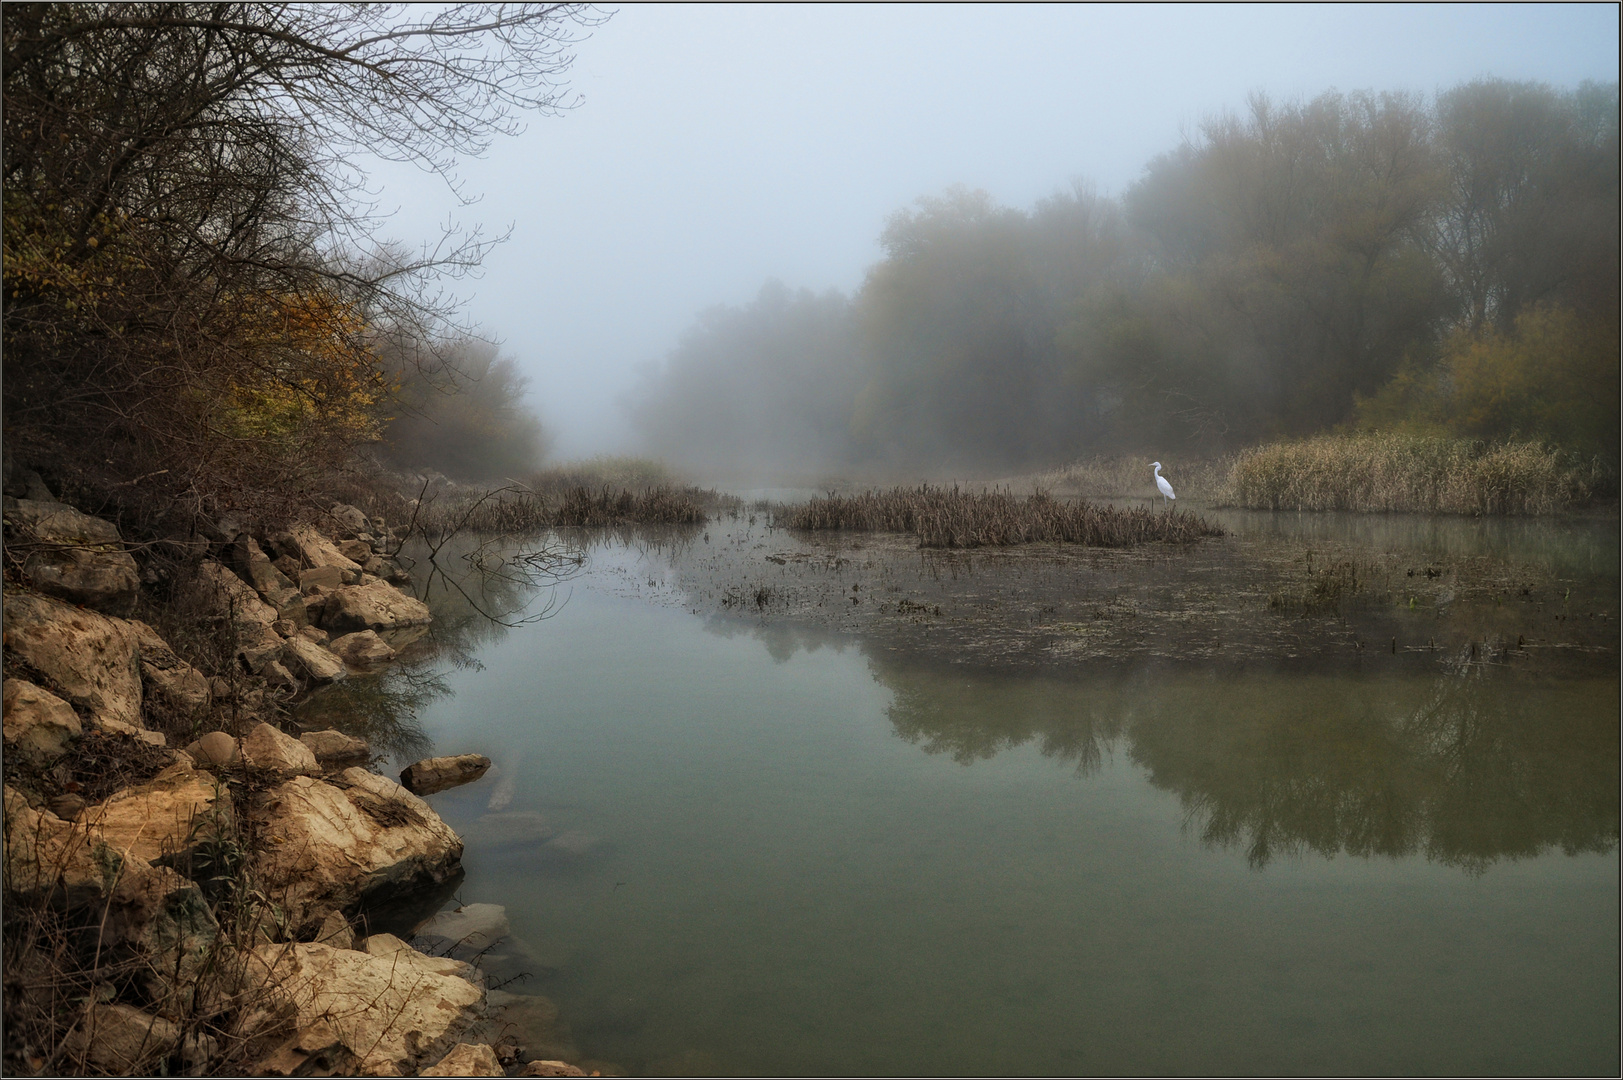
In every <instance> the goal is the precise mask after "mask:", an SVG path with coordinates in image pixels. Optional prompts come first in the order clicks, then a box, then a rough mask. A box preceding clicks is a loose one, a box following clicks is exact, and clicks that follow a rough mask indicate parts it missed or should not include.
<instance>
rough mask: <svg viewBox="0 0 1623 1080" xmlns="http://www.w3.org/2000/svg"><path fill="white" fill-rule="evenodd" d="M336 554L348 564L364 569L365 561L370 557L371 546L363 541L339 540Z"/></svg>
mask: <svg viewBox="0 0 1623 1080" xmlns="http://www.w3.org/2000/svg"><path fill="white" fill-rule="evenodd" d="M337 546H338V553H339V554H340V555H342V556H344V558H346V559H348V560H349V561H350V562H352V563H354V564H355V565H356V566H359V567H360V568H361V569H362V570H365V569H366V561H367V560H368V559H370V558H371V557H372V545H371V544H368V543H367V542H366V541H365V540H341V541H339V542H338V545H337Z"/></svg>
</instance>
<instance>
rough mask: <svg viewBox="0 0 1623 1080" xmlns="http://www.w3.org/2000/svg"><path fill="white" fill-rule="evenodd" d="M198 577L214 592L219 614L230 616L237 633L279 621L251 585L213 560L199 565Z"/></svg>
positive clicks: (269, 606) (205, 560) (206, 560)
mask: <svg viewBox="0 0 1623 1080" xmlns="http://www.w3.org/2000/svg"><path fill="white" fill-rule="evenodd" d="M197 577H198V580H199V581H201V582H202V583H203V584H204V585H205V586H207V587H208V588H210V589H212V590H213V592H214V596H215V604H216V607H217V609H218V610H219V611H220V613H221V614H229V615H230V616H231V619H232V621H233V622H235V623H236V624H237V626H238V628H239V629H240V628H241V627H243V626H248V625H253V626H264V627H269V626H270V625H271V624H272V623H274V622H275V621H276V620H277V619H278V618H280V616H279V615H278V614H277V612H276V609H275V608H274V607H272V606H271V605H269V604H267V603H265V601H264V599H263V598H261V597H260V595H259V593H257V592H255V591H254V589H253V587H252V586H251V585H249V584H248V583H247V582H246V581H243V580H242V579H241V578H240V577H238V576H237V575H236V574H233V573H232V572H231V571H230V570H227V569H226V568H225V567H224V566H222V565H220V564H219V563H218V562H215V561H214V560H213V559H204V560H203V561H202V562H201V563H200V564H198V567H197Z"/></svg>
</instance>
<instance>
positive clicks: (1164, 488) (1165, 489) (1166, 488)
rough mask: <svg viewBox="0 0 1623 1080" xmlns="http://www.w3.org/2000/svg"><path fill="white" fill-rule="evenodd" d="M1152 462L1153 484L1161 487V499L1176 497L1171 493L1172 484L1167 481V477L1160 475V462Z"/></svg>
mask: <svg viewBox="0 0 1623 1080" xmlns="http://www.w3.org/2000/svg"><path fill="white" fill-rule="evenodd" d="M1152 464H1154V466H1155V486H1156V487H1158V488H1160V489H1161V497H1162V498H1163V499H1176V498H1177V496H1176V495H1174V494H1172V485H1171V484H1169V483H1167V478H1166V477H1164V476H1162V475H1161V463H1160V462H1159V461H1157V462H1153V463H1152Z"/></svg>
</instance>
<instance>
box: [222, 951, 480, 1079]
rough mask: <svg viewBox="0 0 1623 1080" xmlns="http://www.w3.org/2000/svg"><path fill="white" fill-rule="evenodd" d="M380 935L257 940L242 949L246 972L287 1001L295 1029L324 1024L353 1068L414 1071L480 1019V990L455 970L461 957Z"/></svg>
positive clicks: (372, 1072) (396, 1072)
mask: <svg viewBox="0 0 1623 1080" xmlns="http://www.w3.org/2000/svg"><path fill="white" fill-rule="evenodd" d="M387 938H389V936H388V935H387V934H377V935H373V936H372V937H371V938H368V939H367V942H366V949H367V951H365V952H360V951H357V950H353V949H335V948H332V947H331V946H328V945H322V944H318V943H317V944H307V945H303V944H289V945H261V946H259V947H257V948H255V949H254V950H253V952H252V953H251V954H250V955H249V974H250V978H256V979H257V981H258V982H260V983H262V984H264V983H274V984H275V985H276V986H277V987H278V990H279V992H280V993H282V994H284V995H286V996H287V997H288V999H289V1000H291V1002H292V1003H293V1005H294V1007H295V1009H296V1010H297V1013H298V1024H299V1026H300V1028H301V1029H309V1028H313V1027H314V1026H315V1025H316V1024H317V1023H318V1022H325V1023H326V1024H328V1025H330V1027H331V1029H332V1031H333V1032H334V1033H336V1035H337V1041H338V1042H339V1043H341V1044H342V1045H343V1046H344V1047H345V1048H347V1049H348V1050H349V1051H350V1052H351V1053H353V1054H354V1055H355V1056H356V1057H357V1058H359V1063H358V1065H357V1067H356V1069H355V1071H356V1072H358V1073H361V1074H366V1075H374V1076H376V1075H400V1074H404V1073H406V1072H415V1071H416V1070H417V1069H418V1068H420V1067H421V1066H422V1064H423V1063H424V1062H428V1061H435V1060H438V1059H440V1058H443V1057H444V1056H445V1054H446V1053H447V1052H448V1051H449V1050H450V1048H451V1047H452V1046H454V1045H456V1043H457V1042H459V1041H460V1038H461V1036H462V1035H463V1034H465V1033H466V1032H468V1031H470V1030H471V1029H473V1028H474V1026H475V1025H477V1024H478V1023H479V1022H480V1020H481V1019H482V1018H483V1009H482V1007H481V1005H482V1002H481V999H482V997H483V994H484V992H483V990H481V989H480V988H479V987H477V986H474V985H473V984H472V983H470V982H468V981H467V980H466V979H465V978H463V977H462V972H463V971H464V970H466V968H467V965H465V964H459V963H457V962H456V961H451V960H442V959H437V958H435V957H430V956H424V955H423V954H422V953H419V952H415V951H414V950H412V949H410V948H409V947H407V946H406V945H405V944H404V943H403V942H401V941H399V939H389V940H382V939H387ZM311 1041H320V1040H319V1039H313V1040H311ZM267 1071H268V1070H267Z"/></svg>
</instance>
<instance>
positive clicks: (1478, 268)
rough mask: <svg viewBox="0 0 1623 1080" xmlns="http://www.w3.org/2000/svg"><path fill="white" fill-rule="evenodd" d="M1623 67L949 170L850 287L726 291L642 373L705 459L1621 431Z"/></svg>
mask: <svg viewBox="0 0 1623 1080" xmlns="http://www.w3.org/2000/svg"><path fill="white" fill-rule="evenodd" d="M1618 195H1619V191H1618V87H1617V84H1616V83H1611V84H1606V85H1599V84H1595V83H1585V84H1584V85H1582V86H1581V87H1579V88H1578V89H1577V90H1576V91H1562V90H1557V89H1552V88H1550V87H1548V86H1544V85H1541V84H1533V83H1516V82H1505V81H1499V80H1485V81H1479V82H1474V83H1470V84H1467V85H1464V86H1460V87H1457V88H1455V89H1453V90H1450V91H1447V92H1446V93H1442V94H1440V95H1438V96H1436V97H1435V98H1434V99H1426V98H1423V97H1421V96H1417V95H1411V94H1399V93H1381V94H1376V93H1357V94H1340V93H1327V94H1324V95H1321V96H1319V97H1317V98H1315V99H1313V100H1312V101H1309V102H1306V103H1302V104H1288V105H1281V104H1278V103H1275V102H1271V101H1269V100H1268V99H1266V98H1264V97H1261V96H1256V97H1253V98H1252V100H1251V101H1250V105H1249V109H1248V110H1247V111H1246V113H1245V114H1244V115H1232V114H1225V115H1222V116H1219V117H1216V118H1213V119H1211V120H1208V121H1207V122H1206V123H1204V124H1203V125H1202V126H1201V127H1200V129H1199V131H1198V133H1197V134H1196V135H1195V136H1194V137H1192V138H1191V139H1190V140H1189V141H1187V142H1186V143H1185V144H1184V145H1183V146H1180V147H1178V148H1177V149H1175V150H1173V151H1171V152H1169V153H1166V154H1163V155H1161V156H1160V157H1158V158H1156V159H1155V160H1153V161H1151V162H1150V163H1149V165H1148V166H1147V167H1146V169H1145V171H1144V174H1143V176H1142V177H1141V178H1140V179H1139V181H1138V182H1137V183H1135V184H1134V185H1132V186H1131V187H1130V188H1129V189H1128V190H1127V191H1126V193H1125V194H1124V195H1123V196H1122V197H1120V198H1119V199H1118V198H1106V197H1102V196H1099V195H1096V194H1094V193H1092V192H1090V191H1089V190H1088V189H1086V188H1085V187H1082V186H1078V187H1077V188H1076V189H1075V190H1073V191H1071V192H1067V193H1062V194H1058V195H1055V196H1053V197H1052V198H1049V199H1045V200H1043V201H1041V202H1039V203H1038V204H1037V205H1036V206H1035V207H1034V208H1032V209H1031V210H1029V211H1022V210H1016V209H1010V208H1006V207H1001V206H998V205H997V204H996V203H995V202H994V201H993V200H992V198H991V197H990V196H989V195H987V194H986V193H985V192H980V191H967V190H963V189H957V188H955V189H952V190H949V191H948V192H947V193H946V194H944V195H942V196H939V197H932V198H924V199H920V200H919V201H918V203H917V206H916V207H915V208H913V209H905V210H901V211H899V212H897V213H896V214H895V215H893V216H892V217H891V219H890V221H889V223H888V225H887V226H886V228H885V230H884V232H883V234H882V236H881V243H882V246H883V250H884V258H883V259H882V260H881V261H880V262H879V263H878V264H877V265H875V266H874V267H873V268H872V269H871V270H870V271H869V273H868V276H867V279H866V281H865V282H864V283H863V285H862V287H861V288H860V289H859V290H858V292H857V293H856V295H855V296H851V297H846V296H843V295H841V294H839V293H837V292H830V293H825V294H822V295H816V294H813V293H811V292H808V291H804V290H802V291H800V292H798V293H796V292H791V291H790V290H788V289H787V288H785V287H784V286H782V285H781V284H779V283H777V282H769V283H767V285H766V286H765V287H764V288H763V289H762V290H761V293H760V295H759V296H758V297H757V298H756V299H755V300H754V301H753V302H751V303H748V304H746V305H744V306H743V307H741V308H730V307H719V308H715V309H712V310H710V311H708V312H705V313H704V314H703V315H701V316H700V317H699V319H698V321H697V323H696V324H695V325H694V326H693V327H692V328H691V329H690V331H689V332H688V333H687V335H686V336H685V337H684V338H683V339H682V341H681V343H680V344H679V345H678V347H677V348H676V349H675V350H674V351H673V352H672V353H671V354H670V355H669V357H668V358H667V360H666V362H665V363H664V364H663V365H662V366H661V367H659V368H657V369H654V370H652V371H651V372H650V373H649V374H648V375H647V376H646V377H645V379H644V381H643V383H642V384H641V386H640V387H639V388H638V389H637V392H636V393H635V395H634V396H633V399H632V401H631V402H630V406H631V411H632V416H633V419H634V422H635V424H636V425H637V427H638V429H639V430H640V432H641V434H642V436H643V438H644V440H645V442H646V448H647V449H648V450H651V451H653V452H655V453H658V454H661V455H664V456H668V457H670V458H672V459H673V460H676V461H678V462H682V463H685V464H689V465H693V466H698V467H711V468H716V467H722V466H728V465H740V464H746V465H753V466H755V467H758V468H763V469H766V468H770V469H780V470H781V469H798V470H813V469H826V468H839V467H844V466H850V465H860V464H869V465H876V466H884V465H891V466H909V467H920V466H925V467H928V466H936V467H943V466H945V467H954V466H980V467H999V468H1003V467H1017V466H1022V465H1032V464H1038V463H1044V462H1047V463H1052V462H1054V461H1058V460H1064V459H1067V458H1070V457H1072V456H1075V455H1078V454H1083V453H1090V452H1101V451H1107V452H1115V451H1124V450H1145V451H1154V452H1156V453H1160V454H1165V453H1169V452H1174V451H1180V450H1181V451H1183V452H1185V453H1219V452H1225V451H1230V450H1233V449H1237V448H1240V447H1243V446H1247V445H1252V444H1255V443H1257V442H1260V441H1265V440H1269V439H1276V438H1293V437H1300V436H1305V435H1308V434H1311V433H1314V432H1319V431H1323V430H1326V429H1331V428H1336V427H1356V428H1365V429H1370V428H1378V429H1383V430H1406V431H1411V432H1417V433H1426V434H1438V435H1454V436H1467V437H1473V438H1486V439H1502V438H1510V437H1519V438H1524V439H1536V440H1542V441H1545V442H1548V443H1551V444H1556V445H1559V446H1561V447H1563V448H1565V449H1567V450H1570V451H1573V452H1576V453H1581V454H1585V455H1600V456H1602V457H1604V458H1607V459H1608V460H1611V461H1614V462H1615V459H1616V456H1617V450H1618V438H1619V430H1618V348H1619V335H1618V327H1619V318H1618V297H1619V270H1618V268H1619V242H1618Z"/></svg>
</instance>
